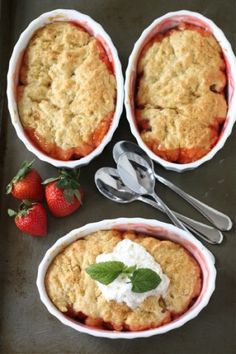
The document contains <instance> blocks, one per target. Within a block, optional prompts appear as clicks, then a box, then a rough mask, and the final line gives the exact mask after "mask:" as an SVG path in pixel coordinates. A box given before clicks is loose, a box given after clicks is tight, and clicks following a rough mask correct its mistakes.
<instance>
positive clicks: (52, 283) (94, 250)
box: [45, 230, 202, 331]
mask: <svg viewBox="0 0 236 354" xmlns="http://www.w3.org/2000/svg"><path fill="white" fill-rule="evenodd" d="M123 238H128V239H131V240H132V241H134V242H137V243H139V244H140V245H142V246H143V247H145V249H146V250H147V251H148V252H149V253H150V254H151V255H152V256H153V257H154V258H155V260H156V261H157V262H158V263H159V264H160V265H161V267H162V270H163V272H164V273H165V274H166V275H167V276H168V277H169V279H170V285H169V288H168V290H167V294H166V296H165V298H162V297H160V296H149V297H147V298H146V299H145V301H144V302H143V303H141V305H139V306H138V307H137V308H136V309H134V310H132V309H131V308H129V307H128V306H127V305H126V304H125V303H117V302H116V301H114V300H112V301H107V300H106V299H105V298H104V297H103V295H102V293H101V291H100V289H99V287H98V286H97V284H96V282H95V281H94V280H92V279H91V278H90V276H89V275H88V274H87V273H86V272H85V268H86V267H87V266H89V265H90V264H92V263H95V262H96V257H97V255H99V254H101V253H109V252H112V250H113V248H114V247H115V245H116V244H117V243H118V242H119V241H121V240H122V239H123ZM45 286H46V290H47V293H48V295H49V297H50V299H51V301H52V302H53V303H54V304H55V306H56V307H57V308H58V309H59V310H60V311H62V312H64V313H65V314H67V315H68V316H71V317H74V318H76V319H77V320H80V321H82V322H85V323H86V324H87V325H90V326H95V327H102V328H104V327H105V328H110V329H115V330H118V331H121V330H130V331H140V330H145V329H150V328H155V327H158V326H161V325H163V324H164V323H168V322H170V321H171V320H172V319H173V318H175V317H176V316H179V315H180V314H182V313H183V312H185V311H186V310H187V309H188V308H189V306H190V305H191V304H192V302H193V301H194V299H195V298H196V297H197V296H198V295H199V293H200V291H201V286H202V281H201V270H200V267H199V265H198V263H197V262H196V260H195V259H194V258H193V257H192V256H191V255H190V254H189V253H188V252H187V251H186V250H185V249H184V248H183V247H182V246H180V245H179V244H176V243H174V242H171V241H167V240H164V241H160V240H158V239H156V238H154V237H149V236H144V235H141V234H135V233H134V232H123V233H122V232H120V231H114V230H109V231H98V232H95V233H93V234H91V235H89V236H86V238H84V239H79V240H77V241H75V242H73V243H72V244H71V245H69V246H68V247H66V248H65V249H64V250H63V251H62V252H61V253H60V254H59V255H57V256H56V257H55V259H54V260H53V261H52V263H51V265H50V266H49V268H48V271H47V274H46V277H45Z"/></svg>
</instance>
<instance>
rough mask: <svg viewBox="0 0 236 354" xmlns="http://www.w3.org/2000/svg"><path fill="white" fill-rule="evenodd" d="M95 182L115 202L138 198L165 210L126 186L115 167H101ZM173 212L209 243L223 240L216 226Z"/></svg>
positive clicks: (102, 192)
mask: <svg viewBox="0 0 236 354" xmlns="http://www.w3.org/2000/svg"><path fill="white" fill-rule="evenodd" d="M95 184H96V186H97V188H98V190H99V191H100V193H101V194H103V195H104V196H105V197H106V198H108V199H110V200H112V201H114V202H118V203H124V204H125V203H131V202H134V201H136V200H138V201H141V202H144V203H146V204H149V205H151V206H153V207H154V208H156V209H158V210H160V211H162V212H163V209H162V207H161V205H160V204H159V203H156V202H154V201H152V200H150V199H148V198H145V197H143V196H140V195H138V194H136V193H134V192H133V191H131V190H130V189H129V188H128V187H127V186H125V185H124V183H123V182H122V180H121V178H120V176H119V174H118V171H117V170H116V169H115V168H110V167H103V168H100V169H99V170H98V171H97V172H96V174H95ZM172 212H173V213H174V214H175V215H176V216H177V217H178V219H180V220H181V221H182V222H183V223H184V224H185V225H186V226H187V228H188V229H189V230H191V231H192V232H194V234H195V235H196V236H198V237H201V238H202V239H203V240H205V241H207V242H208V243H211V244H219V243H221V242H222V241H223V235H222V233H221V232H220V231H218V230H216V229H215V228H213V227H211V226H208V225H205V224H203V223H201V222H198V221H196V220H193V219H190V218H187V217H186V216H184V215H181V214H179V213H177V212H175V211H172Z"/></svg>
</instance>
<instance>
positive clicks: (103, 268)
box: [85, 261, 125, 285]
mask: <svg viewBox="0 0 236 354" xmlns="http://www.w3.org/2000/svg"><path fill="white" fill-rule="evenodd" d="M124 267H125V265H124V263H122V262H118V261H109V262H100V263H94V264H91V265H90V266H89V267H87V268H86V269H85V271H86V273H88V275H89V276H90V277H91V278H92V279H94V280H97V281H98V282H99V283H102V284H105V285H108V284H110V283H112V282H113V280H115V279H116V278H117V277H118V276H119V275H120V274H121V273H122V271H123V269H124Z"/></svg>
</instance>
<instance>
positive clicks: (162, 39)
mask: <svg viewBox="0 0 236 354" xmlns="http://www.w3.org/2000/svg"><path fill="white" fill-rule="evenodd" d="M137 77H138V80H137V92H136V98H135V100H136V101H135V103H136V119H137V122H138V124H139V128H140V131H141V137H142V139H143V140H144V142H145V143H146V144H147V145H148V146H149V147H150V148H151V149H152V150H153V151H154V152H155V153H156V154H157V155H159V156H161V157H163V158H164V159H166V160H170V161H176V162H180V163H186V162H191V161H194V160H197V159H199V158H200V157H202V156H203V155H205V154H206V153H208V152H209V150H210V149H211V148H212V147H213V145H214V144H215V143H216V141H217V139H218V136H219V132H220V126H221V124H222V123H223V122H224V120H225V117H226V113H227V103H226V99H225V94H224V89H225V86H226V75H225V63H224V59H223V55H222V50H221V48H220V46H219V44H218V43H217V41H216V39H215V38H214V36H213V35H211V34H210V33H208V32H206V31H204V30H203V29H200V28H198V27H196V26H192V25H188V24H182V26H180V27H179V28H175V29H172V30H170V31H168V32H167V33H165V34H164V35H157V36H156V37H155V38H153V39H152V40H151V41H150V42H149V43H148V44H147V45H146V47H144V49H143V52H142V54H141V56H140V59H139V62H138V67H137Z"/></svg>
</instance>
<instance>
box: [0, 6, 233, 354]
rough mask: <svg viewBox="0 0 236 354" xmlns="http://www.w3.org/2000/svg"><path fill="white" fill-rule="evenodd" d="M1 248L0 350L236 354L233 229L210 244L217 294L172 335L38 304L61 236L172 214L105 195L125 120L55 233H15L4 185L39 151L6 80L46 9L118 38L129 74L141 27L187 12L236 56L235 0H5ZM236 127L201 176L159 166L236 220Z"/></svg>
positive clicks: (46, 170) (52, 224)
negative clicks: (16, 113)
mask: <svg viewBox="0 0 236 354" xmlns="http://www.w3.org/2000/svg"><path fill="white" fill-rule="evenodd" d="M0 4H1V13H0V21H1V23H0V36H1V41H0V46H1V52H0V68H1V73H0V75H1V96H0V97H1V105H0V114H1V138H0V148H1V150H0V163H1V176H0V181H1V198H0V202H1V214H0V217H1V227H0V230H1V242H0V321H1V327H0V330H1V336H0V352H1V353H2V354H14V353H21V354H31V353H32V354H33V353H37V354H45V353H47V354H56V353H57V354H64V353H65V354H67V353H68V354H69V353H79V354H90V353H91V354H92V353H93V354H116V353H117V354H118V353H119V354H121V353H130V354H132V353H135V354H137V353H145V354H151V353H160V354H161V353H163V354H167V353H171V354H172V353H175V354H199V353H202V354H234V353H236V342H235V334H236V290H235V289H236V287H235V283H236V279H235V278H236V272H235V269H236V257H235V252H236V235H235V228H233V229H232V231H230V232H227V233H225V241H224V242H223V244H222V245H220V246H208V247H209V249H210V250H211V251H212V252H213V253H214V255H215V257H216V266H217V270H218V277H217V284H216V291H215V293H214V295H213V297H212V299H211V300H210V303H209V305H208V306H207V308H205V309H204V310H203V311H202V312H201V313H200V315H199V316H198V317H197V318H196V319H194V320H192V321H191V322H189V323H187V324H186V325H184V326H183V327H181V328H179V329H177V330H174V331H172V332H169V333H167V334H164V335H160V336H154V337H151V338H148V339H137V340H109V339H101V338H95V337H91V336H88V335H86V334H80V333H77V332H76V331H74V330H72V329H71V328H67V327H66V326H64V325H62V324H61V323H60V322H59V321H58V320H57V319H55V318H54V317H52V316H51V315H50V314H49V313H48V312H47V310H46V308H45V307H44V306H43V305H42V303H41V302H40V300H39V296H38V292H37V289H36V285H35V280H36V274H37V267H38V264H39V262H40V260H41V259H42V257H43V255H44V253H45V251H46V250H47V249H48V248H49V247H50V246H51V245H52V244H53V243H54V242H55V241H56V240H57V239H58V238H59V237H61V236H62V235H64V234H66V233H67V232H68V231H70V230H71V229H73V228H75V227H79V226H82V225H84V224H86V223H88V222H92V221H98V220H101V219H104V218H115V217H120V216H126V217H136V216H141V217H146V218H154V219H155V218H156V219H160V220H163V221H168V220H167V218H166V217H165V216H164V215H162V214H161V213H159V212H158V211H157V210H154V209H152V208H151V207H149V206H147V205H142V204H140V203H139V202H136V203H133V204H130V205H119V204H114V203H112V202H111V201H109V200H107V199H105V198H104V197H102V196H101V195H100V194H99V193H98V192H97V190H96V188H95V185H94V182H93V178H94V173H95V171H96V170H97V169H98V168H99V167H101V166H113V161H112V155H111V151H112V147H113V145H114V143H115V142H116V141H118V140H120V139H129V140H133V138H132V135H131V133H130V130H129V126H128V123H127V121H126V117H125V114H124V113H123V116H122V118H121V122H120V125H119V127H118V129H117V131H116V133H115V135H114V138H113V140H112V142H111V143H110V144H109V145H108V146H107V147H106V148H105V150H104V152H103V153H102V155H101V156H99V157H98V158H97V159H96V160H94V161H92V162H91V163H90V164H89V166H87V167H84V168H82V171H81V183H82V185H83V186H84V187H85V190H86V192H85V193H86V194H85V203H84V205H83V207H82V208H81V209H80V210H79V211H78V212H76V213H75V214H73V215H71V216H69V217H67V218H64V219H56V218H53V217H51V216H49V233H48V236H47V237H45V238H31V237H28V236H26V235H23V234H21V233H20V232H18V230H17V229H16V227H15V225H14V223H13V220H10V218H8V216H7V213H6V210H7V208H8V207H16V205H17V203H16V202H15V201H14V200H13V199H12V198H10V197H9V196H6V195H5V186H6V184H7V182H8V181H9V180H10V179H11V178H12V176H13V175H14V174H15V172H16V170H17V168H18V166H19V164H20V162H21V161H22V160H24V159H32V157H33V156H32V155H31V154H30V153H29V152H28V151H27V150H26V148H25V147H24V145H23V144H22V143H21V142H20V141H19V140H18V139H17V137H16V133H15V131H14V129H13V127H12V125H11V123H10V119H9V114H8V111H7V104H6V97H5V84H6V72H7V66H8V60H9V55H10V53H11V51H12V48H13V45H14V43H15V42H16V40H17V38H18V36H19V34H20V33H21V31H22V30H23V29H24V28H25V27H26V26H27V25H28V23H29V22H30V21H31V20H32V19H34V18H35V17H37V16H39V15H40V14H41V13H43V12H46V11H49V10H53V9H56V8H72V9H76V10H79V11H81V12H83V13H86V14H88V15H90V16H92V17H93V18H94V19H95V20H97V21H98V22H100V23H101V24H102V25H103V26H104V28H105V30H106V31H107V32H108V33H109V34H110V35H111V37H112V39H113V41H114V44H115V45H116V47H117V49H118V52H119V56H120V59H121V61H122V65H123V70H125V68H126V65H127V60H128V56H129V53H130V52H131V50H132V47H133V44H134V42H135V41H136V40H137V38H138V36H139V35H140V33H141V31H142V30H143V29H144V28H145V27H146V26H147V25H149V24H150V23H151V21H153V20H154V19H155V18H156V17H159V16H160V15H163V14H164V13H166V12H169V11H174V10H179V9H188V10H193V11H199V12H201V13H203V14H204V15H206V16H208V17H209V18H211V19H213V21H215V22H216V24H217V25H219V27H220V28H222V29H223V31H224V32H225V34H226V36H227V38H228V39H229V40H230V42H231V44H232V46H233V48H234V50H236V21H235V15H236V3H235V1H234V0H228V1H221V0H220V1H219V0H214V1H213V0H211V1H209V0H208V1H207V0H204V1H200V0H197V1H184V0H182V1H167V0H165V1H164V0H158V1H157V0H148V1H140V0H136V1H126V0H93V1H92V0H90V1H86V0H82V1H80V0H67V1H65V0H64V1H59V0H38V1H35V0H34V1H33V0H19V1H13V0H12V1H10V0H8V1H1V2H0ZM235 151H236V129H234V131H233V133H232V135H231V136H230V138H229V139H228V141H227V143H226V144H225V146H224V148H223V150H221V151H220V152H219V153H218V154H217V155H216V156H215V157H214V159H213V160H212V161H210V162H208V163H206V164H205V165H203V166H201V167H199V168H198V169H196V170H195V171H189V172H185V173H183V174H178V173H175V172H170V171H165V170H164V169H163V168H161V167H159V166H157V168H158V171H159V172H160V174H162V175H163V176H165V177H167V178H169V179H170V180H172V181H173V182H174V183H176V184H177V185H179V186H180V187H182V188H183V189H184V190H186V191H187V192H189V193H191V194H193V195H194V196H196V197H197V198H199V199H201V200H203V201H204V202H206V203H208V204H210V205H212V206H214V207H215V208H218V209H220V210H222V211H224V212H225V213H227V214H229V215H230V216H231V217H232V218H233V219H235V207H236V205H235V204H236V203H235V200H236V192H235V187H234V183H235V181H236V157H235ZM35 166H36V167H37V168H38V170H39V171H40V173H41V175H42V177H43V178H46V177H49V176H53V175H54V174H55V173H56V170H55V168H54V167H52V166H50V165H48V164H46V163H43V162H41V161H39V160H36V163H35ZM157 191H159V193H160V196H161V197H162V198H163V199H164V200H165V201H166V202H167V203H169V205H170V206H171V207H173V208H174V209H175V210H179V211H180V212H182V213H185V214H186V215H188V216H190V217H195V218H198V219H199V220H203V219H202V218H201V217H200V216H199V214H198V213H197V212H195V211H194V210H193V209H192V208H191V207H189V206H188V205H187V204H186V203H185V202H184V201H182V200H181V199H180V198H179V197H177V196H176V195H175V194H174V193H173V192H171V191H169V190H167V189H166V188H164V187H161V186H159V185H158V186H157Z"/></svg>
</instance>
